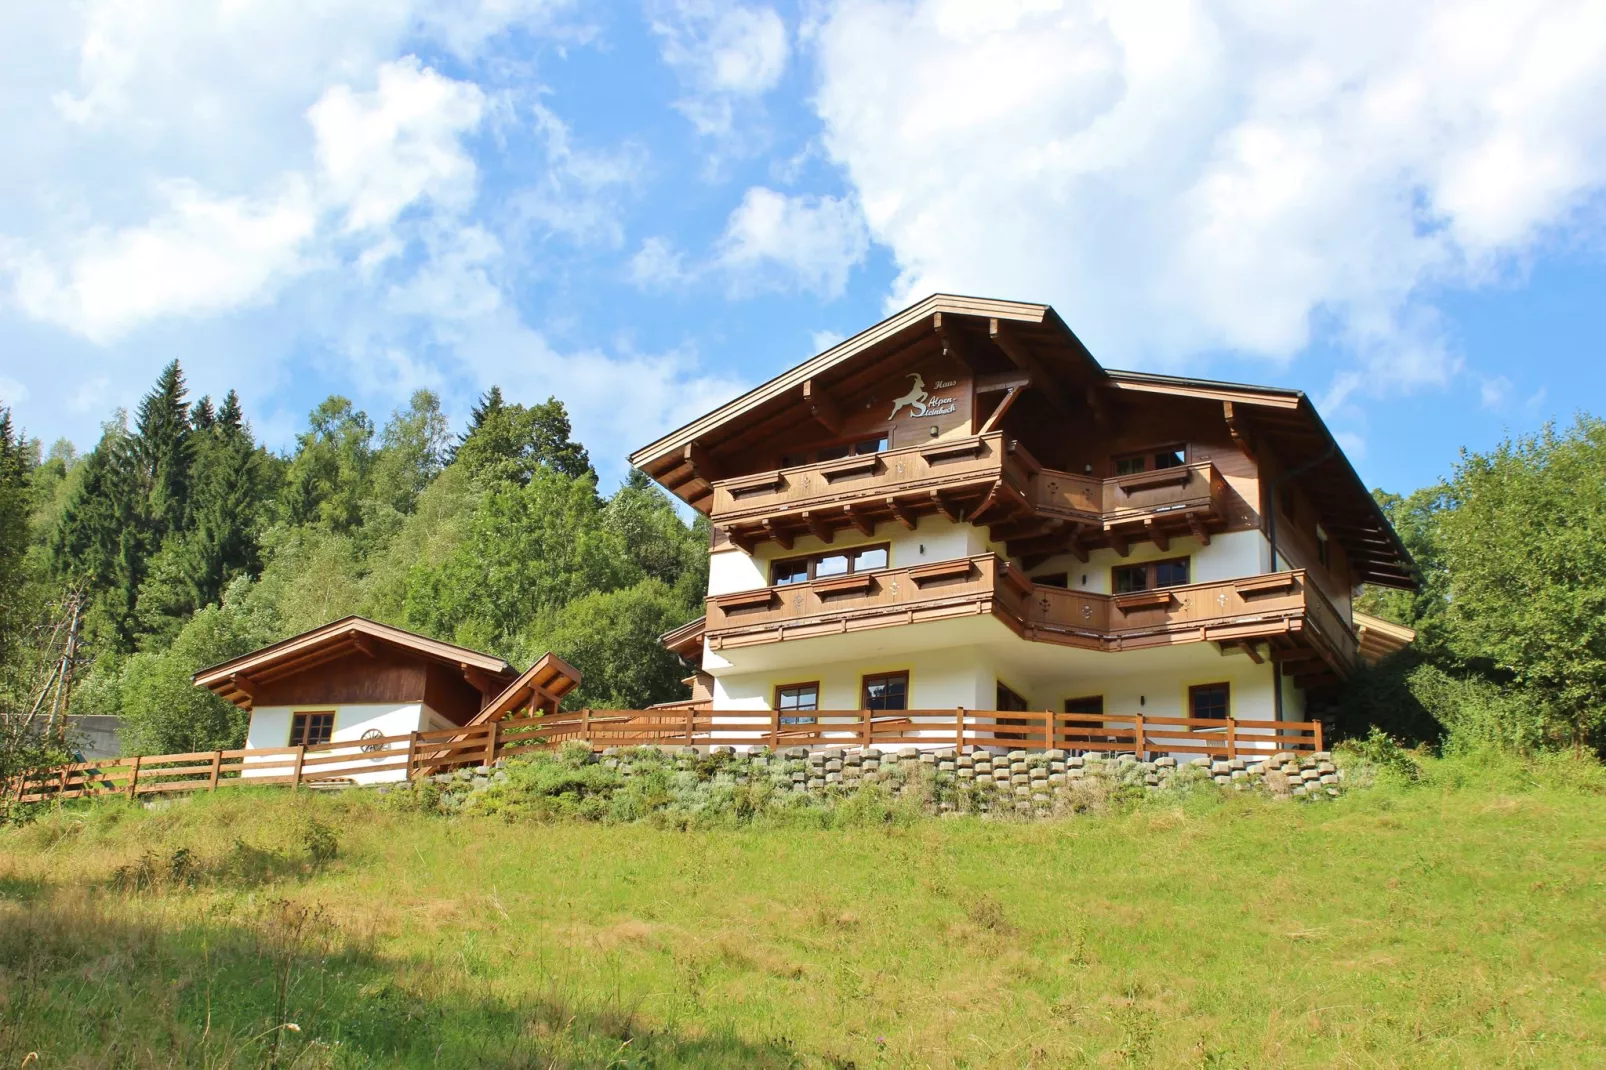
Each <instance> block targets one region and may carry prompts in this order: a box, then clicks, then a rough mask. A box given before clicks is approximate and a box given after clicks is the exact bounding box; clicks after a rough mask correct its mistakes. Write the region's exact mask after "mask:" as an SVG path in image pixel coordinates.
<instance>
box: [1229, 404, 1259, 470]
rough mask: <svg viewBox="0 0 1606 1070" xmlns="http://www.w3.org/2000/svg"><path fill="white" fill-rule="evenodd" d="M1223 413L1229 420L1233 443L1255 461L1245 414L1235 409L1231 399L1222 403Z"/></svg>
mask: <svg viewBox="0 0 1606 1070" xmlns="http://www.w3.org/2000/svg"><path fill="white" fill-rule="evenodd" d="M1221 413H1222V416H1223V417H1224V418H1225V419H1226V421H1227V433H1228V434H1229V435H1231V436H1232V444H1233V445H1234V446H1237V447H1238V449H1239V450H1240V451H1241V452H1242V453H1243V455H1244V456H1245V457H1248V458H1249V459H1250V460H1251V461H1253V460H1254V459H1255V449H1254V447H1253V446H1251V445H1250V444H1249V428H1248V427H1246V426H1245V421H1244V418H1243V414H1242V413H1239V412H1238V411H1237V410H1235V409H1234V408H1233V406H1232V402H1230V401H1223V402H1222V403H1221Z"/></svg>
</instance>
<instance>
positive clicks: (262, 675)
mask: <svg viewBox="0 0 1606 1070" xmlns="http://www.w3.org/2000/svg"><path fill="white" fill-rule="evenodd" d="M381 648H384V649H387V650H389V651H394V652H397V653H401V654H403V655H405V656H408V657H412V658H416V659H419V660H422V661H433V662H437V663H440V664H443V665H447V666H449V667H451V668H453V669H455V670H457V671H458V672H461V673H462V674H463V676H464V678H465V679H467V680H468V681H469V683H471V684H473V685H474V687H476V688H477V689H479V690H480V691H482V692H487V693H494V692H495V691H498V690H500V689H501V688H502V687H504V686H505V685H506V683H507V682H508V681H510V680H512V679H513V678H514V677H515V676H517V675H518V672H517V670H515V669H514V668H513V666H511V665H509V664H508V663H507V662H505V661H503V660H502V659H501V658H498V657H493V656H492V655H490V654H482V653H480V652H479V651H477V650H470V649H468V648H467V647H462V646H457V645H456V644H454V643H443V642H441V641H440V640H438V639H430V638H428V637H426V636H422V635H417V634H415V633H413V632H409V631H405V630H404V629H401V628H394V627H391V626H390V625H388V624H380V623H379V622H378V621H372V620H369V619H367V618H366V617H357V616H351V617H343V618H341V619H340V620H337V621H334V622H333V623H331V624H326V625H324V626H323V627H321V628H314V629H313V630H312V631H310V632H303V633H302V634H300V635H296V636H292V637H291V638H289V639H284V640H281V641H280V642H277V643H274V644H272V645H271V646H265V647H263V648H262V649H261V650H257V651H253V652H252V653H250V654H244V655H241V656H240V657H237V658H233V659H231V660H229V661H225V662H223V663H222V664H221V665H214V666H212V667H211V668H207V669H202V670H201V671H200V672H198V673H196V674H195V675H194V677H192V679H193V680H194V681H195V683H196V684H197V685H198V686H200V687H204V688H206V689H207V690H209V691H211V692H212V693H213V694H215V695H218V696H219V697H221V698H224V699H227V700H228V701H230V702H233V703H234V704H235V705H237V706H241V707H243V708H245V709H250V708H251V703H252V695H253V692H254V691H255V690H256V685H258V684H262V683H266V682H269V681H272V680H277V679H281V678H283V677H285V676H290V675H293V674H296V673H300V672H304V671H306V670H307V669H311V668H313V667H315V666H318V665H321V664H323V663H324V662H327V661H332V660H334V659H335V658H340V657H345V656H346V655H348V654H351V653H353V652H359V653H373V652H374V651H376V650H379V649H381Z"/></svg>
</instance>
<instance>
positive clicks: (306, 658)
mask: <svg viewBox="0 0 1606 1070" xmlns="http://www.w3.org/2000/svg"><path fill="white" fill-rule="evenodd" d="M194 679H195V683H196V684H197V685H198V686H200V687H204V688H206V689H207V690H209V691H211V692H212V693H213V694H215V695H218V696H219V697H221V698H223V699H225V700H227V701H229V702H232V703H234V704H235V705H236V706H239V707H240V708H241V709H243V710H246V711H248V712H249V713H250V715H251V722H250V729H249V730H248V733H247V736H246V743H245V745H246V747H247V749H252V750H255V749H261V748H278V747H296V746H302V745H306V746H312V745H316V744H326V743H343V742H348V741H349V742H350V743H352V745H353V748H352V754H353V756H354V758H358V759H359V760H358V761H357V762H354V763H353V768H352V770H351V776H352V779H354V780H358V781H360V782H368V781H380V780H397V779H401V778H402V775H403V774H402V772H401V771H399V770H398V771H395V772H391V773H387V772H376V773H373V774H369V775H363V774H362V773H361V765H360V755H361V754H362V750H361V748H362V746H363V743H364V741H365V740H375V739H382V738H387V737H393V736H404V735H407V734H408V733H411V732H436V731H446V730H449V729H452V728H460V727H464V726H467V725H473V724H478V723H481V722H482V721H486V720H495V719H499V718H502V717H506V716H509V715H510V714H512V713H515V712H520V711H529V712H536V711H540V710H545V711H547V712H556V711H557V708H558V704H559V702H561V701H562V699H563V696H564V695H566V694H568V693H569V692H570V691H572V690H573V689H574V688H575V687H576V686H578V685H579V683H580V674H579V673H578V672H576V671H575V670H574V669H573V668H571V667H570V666H569V665H567V664H566V663H565V662H564V661H563V660H562V659H560V658H557V657H554V656H553V655H551V654H548V655H546V656H544V657H543V658H541V660H540V661H538V662H536V664H535V665H533V666H531V667H530V669H528V670H526V671H525V672H523V673H520V672H519V671H518V670H516V669H515V668H514V667H513V666H511V665H509V664H508V663H507V662H506V661H504V660H502V659H501V658H498V657H495V656H493V655H490V654H482V653H480V652H479V651H477V650H470V649H468V648H467V647H461V646H457V645H455V644H453V643H443V642H441V641H439V640H437V639H430V638H427V637H425V636H422V635H417V634H415V633H413V632H409V631H405V630H403V629H401V628H394V627H391V626H390V625H387V624H380V623H378V622H377V621H371V620H368V619H366V618H364V617H355V616H353V617H346V618H343V619H341V620H337V621H335V622H334V623H332V624H327V625H325V626H323V627H322V628H317V629H314V630H313V631H310V632H306V633H304V634H302V635H298V636H295V637H293V638H290V639H286V640H283V641H282V642H278V643H274V644H273V645H272V646H267V647H264V648H262V649H261V650H258V651H255V652H253V653H250V654H245V655H242V656H241V657H238V658H234V659H233V660H231V661H226V662H224V663H223V664H221V665H214V666H213V667H211V668H209V669H203V670H201V671H200V672H198V673H196V674H195V677H194ZM335 753H341V752H339V751H336V752H335ZM342 768H343V767H342ZM335 771H336V770H335V769H333V768H331V769H330V770H329V772H335ZM246 775H250V774H249V772H248V773H247V774H246Z"/></svg>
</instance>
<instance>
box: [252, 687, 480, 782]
mask: <svg viewBox="0 0 1606 1070" xmlns="http://www.w3.org/2000/svg"><path fill="white" fill-rule="evenodd" d="M326 710H334V711H335V728H334V734H333V736H331V737H330V741H331V742H334V743H343V742H346V741H348V740H349V741H354V743H355V742H359V741H360V740H361V739H362V735H363V733H364V732H366V731H368V730H369V729H371V728H374V729H378V730H379V734H380V735H382V736H404V735H406V734H408V733H409V732H430V731H436V730H437V729H446V728H450V727H452V724H451V722H450V721H448V720H446V719H445V718H444V717H442V716H440V715H439V714H437V713H436V712H435V711H434V710H431V709H428V708H427V707H425V706H424V705H423V704H421V703H418V702H408V703H399V704H397V703H382V704H381V703H374V704H361V705H345V706H340V705H306V706H259V707H257V708H256V709H255V710H253V711H252V712H251V726H250V728H249V729H248V730H247V732H246V739H245V745H246V747H247V748H248V749H254V748H257V747H288V746H289V745H290V722H291V719H292V717H294V715H295V714H297V713H321V712H324V711H326ZM392 749H393V748H392ZM346 753H350V754H352V755H353V756H354V757H353V760H352V761H351V762H350V763H349V764H348V763H345V762H332V763H330V764H329V765H326V766H318V767H315V769H316V772H317V773H318V774H319V775H320V776H322V775H331V774H334V775H339V776H349V777H350V778H351V779H352V780H355V781H356V782H357V783H359V784H379V783H385V782H388V781H396V780H403V779H405V778H406V773H405V771H404V770H401V769H392V770H385V771H383V772H378V773H364V772H363V770H364V769H365V768H367V767H369V766H374V765H388V764H390V763H391V762H394V761H396V760H397V758H395V757H390V756H386V757H384V758H383V760H382V761H375V760H374V759H373V758H370V757H368V756H365V755H363V754H362V752H361V751H360V750H359V749H358V748H357V746H356V745H354V746H353V747H352V749H351V750H350V751H349V752H348V751H345V750H335V751H328V752H318V757H325V758H326V757H331V756H333V755H336V754H346ZM282 761H283V759H278V758H265V759H258V760H257V761H256V762H254V763H253V761H252V760H251V759H249V758H247V759H246V765H247V766H248V767H249V766H250V765H252V764H263V763H279V762H282ZM289 773H290V769H289V768H288V767H287V766H284V765H280V764H274V765H273V767H272V768H270V769H264V770H262V771H261V772H258V773H255V774H253V773H252V772H251V771H250V769H249V768H247V769H246V770H245V771H244V772H243V774H242V775H244V776H247V777H249V776H252V775H256V776H287V775H289Z"/></svg>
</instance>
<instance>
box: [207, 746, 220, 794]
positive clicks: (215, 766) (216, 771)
mask: <svg viewBox="0 0 1606 1070" xmlns="http://www.w3.org/2000/svg"><path fill="white" fill-rule="evenodd" d="M222 774H223V752H222V751H220V750H215V751H213V752H212V778H211V780H210V781H209V782H208V783H207V785H206V790H207V791H216V790H217V781H218V777H219V776H221V775H222Z"/></svg>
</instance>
